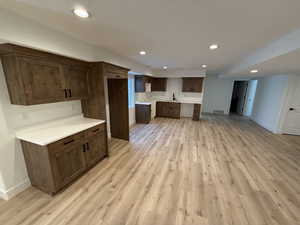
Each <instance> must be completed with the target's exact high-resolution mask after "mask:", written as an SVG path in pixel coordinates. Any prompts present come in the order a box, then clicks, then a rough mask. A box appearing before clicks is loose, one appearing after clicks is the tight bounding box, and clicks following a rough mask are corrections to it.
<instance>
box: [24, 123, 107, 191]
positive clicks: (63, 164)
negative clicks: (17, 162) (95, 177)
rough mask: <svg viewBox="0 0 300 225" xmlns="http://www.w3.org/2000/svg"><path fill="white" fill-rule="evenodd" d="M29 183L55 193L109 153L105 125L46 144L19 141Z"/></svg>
mask: <svg viewBox="0 0 300 225" xmlns="http://www.w3.org/2000/svg"><path fill="white" fill-rule="evenodd" d="M22 147H23V153H24V158H25V162H26V166H27V171H28V174H29V178H30V181H31V184H32V186H34V187H36V188H38V189H40V190H42V191H44V192H46V193H48V194H51V195H53V194H55V193H57V192H58V191H59V190H61V189H62V188H64V187H66V186H67V185H68V184H70V183H71V182H72V181H74V180H75V179H76V178H78V177H79V176H80V175H82V174H83V173H84V172H85V171H87V170H88V169H90V168H91V167H93V166H94V165H95V164H97V163H98V162H99V161H101V160H102V159H103V158H104V157H106V156H108V148H107V133H106V124H100V125H97V126H95V127H92V128H90V129H88V130H85V131H82V132H80V133H78V134H75V135H72V136H69V137H67V138H64V139H62V140H59V141H57V142H54V143H51V144H49V145H47V146H41V145H36V144H33V143H29V142H26V141H22Z"/></svg>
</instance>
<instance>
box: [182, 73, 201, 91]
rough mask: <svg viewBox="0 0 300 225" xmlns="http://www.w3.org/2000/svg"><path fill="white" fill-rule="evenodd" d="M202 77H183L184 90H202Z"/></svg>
mask: <svg viewBox="0 0 300 225" xmlns="http://www.w3.org/2000/svg"><path fill="white" fill-rule="evenodd" d="M202 85H203V78H202V77H184V78H182V92H202Z"/></svg>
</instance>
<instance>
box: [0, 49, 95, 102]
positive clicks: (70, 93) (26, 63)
mask: <svg viewBox="0 0 300 225" xmlns="http://www.w3.org/2000/svg"><path fill="white" fill-rule="evenodd" d="M0 56H1V60H2V65H3V70H4V74H5V77H6V82H7V87H8V91H9V95H10V99H11V103H12V104H16V105H35V104H43V103H52V102H59V101H68V100H75V99H85V98H87V97H88V94H89V93H88V85H87V82H88V80H87V79H88V72H89V69H90V67H89V63H87V62H84V61H80V60H76V59H71V58H68V57H63V56H58V55H55V54H50V53H46V52H42V51H38V50H33V49H29V48H25V47H20V46H16V45H11V44H1V45H0Z"/></svg>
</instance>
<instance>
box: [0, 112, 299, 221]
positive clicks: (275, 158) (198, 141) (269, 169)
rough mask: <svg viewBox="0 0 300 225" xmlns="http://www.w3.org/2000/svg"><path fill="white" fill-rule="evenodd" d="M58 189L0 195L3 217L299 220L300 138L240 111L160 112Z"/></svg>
mask: <svg viewBox="0 0 300 225" xmlns="http://www.w3.org/2000/svg"><path fill="white" fill-rule="evenodd" d="M130 138H131V142H129V143H128V142H125V141H121V140H116V139H114V140H112V141H111V142H110V153H111V157H110V158H109V159H105V160H104V161H103V162H101V163H100V164H98V165H97V166H96V167H94V168H93V169H92V170H90V171H89V172H88V173H87V174H86V175H84V176H83V177H81V178H80V179H79V180H78V181H76V182H75V183H74V184H73V185H71V186H70V187H68V188H67V189H66V190H65V191H63V192H61V193H59V194H58V195H56V196H55V197H50V196H48V195H46V194H44V193H42V192H40V191H38V190H36V189H34V188H32V187H31V188H29V189H28V190H26V191H24V192H23V193H21V194H19V195H18V196H16V197H15V198H13V199H12V200H10V201H8V202H4V201H1V200H0V224H5V225H17V224H24V225H25V224H27V225H67V224H72V225H76V224H78V225H79V224H81V225H82V224H85V225H94V224H95V225H96V224H97V225H98V224H99V225H100V224H103V225H121V224H122V225H123V224H124V225H138V224H142V225H148V224H149V225H150V224H151V225H153V224H155V225H159V224H161V225H193V224H197V225H201V224H203V225H269V224H270V225H283V224H284V225H297V224H300V171H299V170H300V137H297V136H289V135H274V134H272V133H270V132H268V131H266V130H264V129H263V128H261V127H259V126H257V125H256V124H254V123H253V122H251V121H250V120H247V119H242V118H240V117H236V116H233V117H225V116H212V115H205V117H204V118H203V120H201V121H199V122H196V121H192V120H191V119H180V120H177V119H167V118H157V119H155V120H153V121H151V123H150V124H148V125H142V124H139V125H136V126H134V127H133V128H132V129H131V133H130Z"/></svg>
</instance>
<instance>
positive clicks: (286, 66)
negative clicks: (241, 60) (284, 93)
mask: <svg viewBox="0 0 300 225" xmlns="http://www.w3.org/2000/svg"><path fill="white" fill-rule="evenodd" d="M299 61H300V49H298V50H295V51H292V52H289V53H287V54H283V55H280V56H277V57H274V58H272V59H270V60H267V61H265V62H262V63H259V64H257V65H253V66H251V67H249V68H247V69H244V70H242V71H240V72H238V73H235V74H231V76H233V77H241V76H242V77H245V76H248V77H258V76H270V75H285V74H297V75H300V63H299ZM253 69H257V70H258V73H256V74H252V75H250V70H253ZM249 75H250V76H249Z"/></svg>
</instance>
